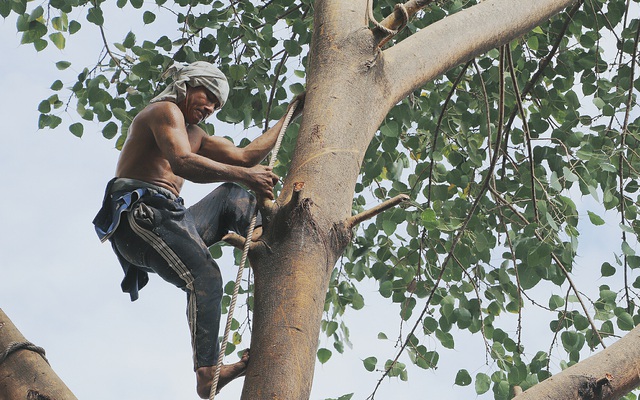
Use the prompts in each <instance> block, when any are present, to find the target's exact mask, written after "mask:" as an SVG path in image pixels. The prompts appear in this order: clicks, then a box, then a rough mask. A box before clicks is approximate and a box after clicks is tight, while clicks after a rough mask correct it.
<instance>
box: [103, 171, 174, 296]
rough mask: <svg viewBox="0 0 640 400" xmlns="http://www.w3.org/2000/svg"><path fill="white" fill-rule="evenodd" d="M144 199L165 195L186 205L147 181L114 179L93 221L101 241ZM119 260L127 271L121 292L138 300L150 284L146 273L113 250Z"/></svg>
mask: <svg viewBox="0 0 640 400" xmlns="http://www.w3.org/2000/svg"><path fill="white" fill-rule="evenodd" d="M144 196H162V197H166V198H168V199H170V200H173V201H177V202H179V203H180V204H183V200H182V198H181V197H177V196H176V195H174V194H173V193H172V192H171V191H169V190H167V189H165V188H162V187H160V186H157V185H153V184H151V183H148V182H144V181H140V180H137V179H129V178H113V179H111V180H110V181H109V183H107V188H106V189H105V193H104V198H103V200H102V207H101V208H100V211H98V214H97V215H96V217H95V218H94V219H93V225H94V226H95V230H96V234H97V235H98V237H99V238H100V241H101V242H103V243H104V242H106V241H107V240H109V238H110V237H111V236H112V235H113V234H114V233H115V231H116V229H118V225H120V221H121V219H122V215H123V214H124V213H125V212H127V211H129V210H131V209H132V208H133V206H134V205H135V204H136V203H137V202H138V201H139V200H140V199H141V198H143V197H144ZM113 250H114V251H115V253H116V255H117V256H118V261H120V264H121V266H122V269H123V271H124V275H125V277H124V279H123V281H122V283H121V285H120V286H121V287H122V291H123V292H125V293H129V295H130V296H131V301H134V300H137V299H138V291H139V290H140V289H142V287H144V286H145V285H146V284H147V282H148V281H149V277H148V274H147V272H146V271H144V270H142V269H140V268H138V267H136V266H135V265H132V264H130V263H129V262H127V261H126V260H125V259H124V258H123V257H122V256H121V255H120V253H119V252H118V250H117V249H116V248H115V247H114V248H113Z"/></svg>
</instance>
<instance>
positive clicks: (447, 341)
mask: <svg viewBox="0 0 640 400" xmlns="http://www.w3.org/2000/svg"><path fill="white" fill-rule="evenodd" d="M436 337H437V338H438V340H439V341H440V343H442V346H443V347H445V348H447V349H453V348H454V347H455V345H454V341H453V335H452V334H450V333H449V332H443V331H442V330H440V329H436Z"/></svg>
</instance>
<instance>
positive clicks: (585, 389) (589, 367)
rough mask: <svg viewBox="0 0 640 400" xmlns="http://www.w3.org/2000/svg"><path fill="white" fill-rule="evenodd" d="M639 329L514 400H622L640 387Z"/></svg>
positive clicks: (636, 328) (638, 327)
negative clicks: (620, 399) (621, 399)
mask: <svg viewBox="0 0 640 400" xmlns="http://www.w3.org/2000/svg"><path fill="white" fill-rule="evenodd" d="M638 371H640V326H637V327H635V328H634V329H633V330H632V331H631V332H629V333H628V334H627V335H626V336H624V337H623V338H622V339H620V340H618V341H617V342H615V343H614V344H612V345H611V346H609V347H607V348H606V349H604V350H602V351H600V352H599V353H597V354H595V355H593V356H591V357H589V358H587V359H586V360H583V361H580V362H579V363H577V364H575V365H573V366H571V367H569V368H567V369H565V370H564V371H562V372H561V373H559V374H557V375H554V376H552V377H550V378H548V379H546V380H544V381H543V382H541V383H539V384H537V385H535V386H533V387H531V388H530V389H528V390H526V391H525V392H523V393H522V394H520V395H519V396H516V397H515V398H514V399H515V400H528V399H535V400H541V399H565V400H605V399H606V400H613V399H619V398H620V397H622V396H624V395H625V394H627V393H629V392H630V391H631V390H633V389H634V388H636V387H637V386H638V385H640V373H639V372H638Z"/></svg>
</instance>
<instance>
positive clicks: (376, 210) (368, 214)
mask: <svg viewBox="0 0 640 400" xmlns="http://www.w3.org/2000/svg"><path fill="white" fill-rule="evenodd" d="M294 194H295V192H294ZM409 199H410V197H409V196H408V195H406V194H399V195H397V196H396V197H394V198H392V199H389V200H385V201H384V202H382V203H380V204H378V205H377V206H375V207H373V208H371V209H369V210H367V211H363V212H361V213H360V214H357V215H354V216H352V217H349V218H347V220H346V221H345V225H346V226H347V227H348V228H349V229H350V228H353V227H354V226H356V225H357V224H359V223H361V222H362V221H366V220H368V219H371V218H373V217H375V216H376V215H378V214H380V213H382V212H383V211H386V210H388V209H390V208H392V207H395V206H397V205H398V204H400V203H402V202H404V201H408V200H409Z"/></svg>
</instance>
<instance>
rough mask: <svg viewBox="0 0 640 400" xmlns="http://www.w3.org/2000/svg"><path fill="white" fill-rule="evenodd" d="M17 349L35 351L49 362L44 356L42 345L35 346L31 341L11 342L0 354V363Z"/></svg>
mask: <svg viewBox="0 0 640 400" xmlns="http://www.w3.org/2000/svg"><path fill="white" fill-rule="evenodd" d="M18 350H29V351H33V352H36V353H38V354H40V355H41V356H42V358H44V360H45V361H46V362H47V364H49V360H47V357H45V351H44V349H43V348H42V347H40V346H36V345H35V344H33V343H31V342H11V343H9V346H8V347H7V349H6V350H5V351H3V352H2V354H0V364H2V363H3V362H4V360H6V359H7V358H8V357H9V356H10V355H11V354H13V353H15V352H16V351H18Z"/></svg>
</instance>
